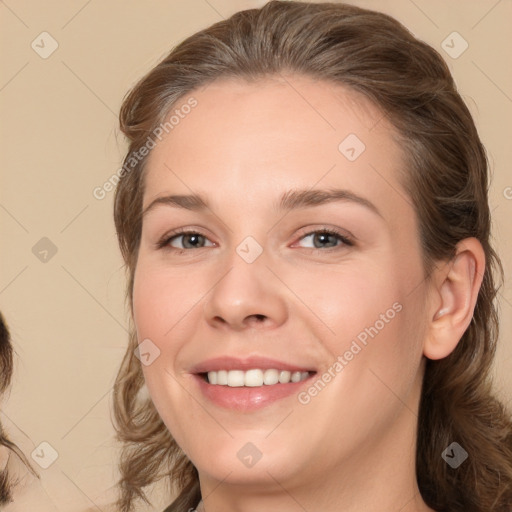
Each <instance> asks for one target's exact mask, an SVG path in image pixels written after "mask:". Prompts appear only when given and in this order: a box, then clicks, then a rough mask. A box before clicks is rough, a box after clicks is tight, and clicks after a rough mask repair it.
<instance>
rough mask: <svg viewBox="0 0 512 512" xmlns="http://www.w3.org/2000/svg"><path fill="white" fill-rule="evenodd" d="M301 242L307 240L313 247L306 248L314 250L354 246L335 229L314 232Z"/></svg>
mask: <svg viewBox="0 0 512 512" xmlns="http://www.w3.org/2000/svg"><path fill="white" fill-rule="evenodd" d="M301 240H306V241H307V242H308V243H309V244H312V247H311V246H309V247H308V246H306V247H308V248H312V249H322V248H327V249H331V248H336V247H341V246H343V245H347V246H353V245H354V244H353V242H352V241H351V240H350V239H349V238H348V237H347V236H345V235H343V234H341V233H340V232H338V231H336V230H335V229H325V228H324V229H320V230H317V231H312V232H310V233H308V234H307V235H305V236H303V237H302V238H301ZM303 247H304V246H303Z"/></svg>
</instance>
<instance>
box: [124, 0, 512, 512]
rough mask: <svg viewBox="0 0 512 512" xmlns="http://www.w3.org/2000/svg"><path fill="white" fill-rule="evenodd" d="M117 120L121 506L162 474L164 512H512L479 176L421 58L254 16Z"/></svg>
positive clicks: (178, 52) (176, 67) (338, 16)
mask: <svg viewBox="0 0 512 512" xmlns="http://www.w3.org/2000/svg"><path fill="white" fill-rule="evenodd" d="M120 122H121V129H122V131H123V133H124V134H125V135H126V136H127V137H128V140H129V142H130V147H129V151H128V153H127V155H126V158H125V162H124V166H123V173H122V176H121V179H120V181H119V184H118V188H117V190H116V199H115V211H114V216H115V222H116V228H117V233H118V238H119V243H120V247H121V251H122V253H123V256H124V258H125V262H126V264H127V268H128V271H129V283H128V290H127V292H128V298H129V300H130V304H131V308H132V315H133V321H134V322H133V323H134V325H133V329H132V335H131V338H130V343H129V346H128V350H127V352H126V355H125V358H124V360H123V363H122V365H121V368H120V371H119V374H118V377H117V381H116V388H115V392H116V394H115V411H114V412H115V419H116V428H117V430H118V435H119V438H120V439H121V440H122V441H123V442H124V443H125V447H124V452H123V454H122V459H121V464H120V469H121V480H120V489H121V497H120V500H119V504H118V505H119V509H120V510H122V511H129V510H131V509H132V505H133V501H134V499H135V498H137V497H141V498H145V495H144V492H143V488H144V487H145V486H146V485H149V484H151V483H153V482H155V481H156V480H158V479H160V478H162V477H166V478H168V479H169V481H170V482H172V483H173V484H174V485H175V490H176V491H177V493H178V497H177V498H176V500H175V501H174V502H173V503H172V504H171V505H170V506H169V507H168V509H166V510H168V511H188V510H191V509H194V508H195V507H197V510H200V511H202V510H207V511H208V512H218V511H221V510H222V511H226V510H243V511H244V512H246V511H247V512H251V511H256V510H281V511H287V512H288V511H289V512H291V511H295V510H297V511H298V510H322V511H334V510H336V511H337V510H341V509H343V510H344V511H360V510H365V511H371V510H379V511H388V510H389V511H391V510H393V511H396V510H401V511H402V512H412V511H415V512H416V511H432V510H435V511H450V512H454V511H462V510H464V511H466V512H468V511H478V512H483V511H486V512H487V511H492V512H505V511H507V512H509V510H510V507H511V504H512V463H511V461H512V431H511V420H510V415H509V413H508V412H506V411H505V410H504V408H503V406H502V405H501V404H500V403H499V402H498V401H497V400H496V399H495V398H493V397H492V395H491V392H490V389H489V379H488V374H489V369H490V367H491V363H492V358H493V353H494V348H495V342H496V338H497V325H498V323H497V317H496V310H495V306H494V303H493V301H494V298H495V294H496V285H495V273H496V272H500V270H501V267H500V263H499V260H498V258H497V256H496V255H495V253H494V250H493V248H492V247H491V245H490V242H489V233H490V214H489V207H488V203H487V186H488V184H487V163H486V157H485V151H484V148H483V147H482V144H481V142H480V139H479V136H478V134H477V131H476V128H475V125H474V122H473V120H472V118H471V115H470V113H469V111H468V109H467V107H466V106H465V104H464V102H463V101H462V99H461V98H460V96H459V95H458V93H457V91H456V88H455V84H454V82H453V79H452V77H451V75H450V73H449V70H448V68H447V66H446V64H445V63H444V62H443V60H442V58H441V57H440V56H439V55H438V54H437V52H436V51H434V50H433V49H432V48H430V47H429V46H428V45H426V44H425V43H422V42H420V41H418V40H417V39H415V38H414V37H413V36H412V35H411V34H410V33H409V32H408V31H407V30H406V29H405V28H404V27H403V26H402V25H400V24H399V23H398V22H397V21H396V20H394V19H392V18H390V17H389V16H386V15H384V14H380V13H376V12H373V11H368V10H364V9H360V8H356V7H353V6H348V5H342V4H327V3H326V4H308V3H299V2H269V3H268V4H267V5H265V6H264V7H263V8H261V9H253V10H248V11H243V12H239V13H237V14H235V15H234V16H232V17H231V18H229V19H228V20H225V21H222V22H220V23H217V24H215V25H213V26H212V27H209V28H207V29H205V30H203V31H201V32H199V33H197V34H195V35H193V36H191V37H190V38H188V39H187V40H185V41H184V42H183V43H181V44H180V45H179V46H178V47H177V48H175V49H174V50H173V51H172V52H171V53H170V54H169V55H168V56H167V57H166V58H165V59H164V60H163V61H162V62H161V63H160V64H159V65H157V66H156V67H155V68H154V69H153V70H151V71H150V72H149V73H148V75H147V76H146V77H144V78H143V79H142V80H141V82H140V83H139V84H138V85H137V86H136V87H135V88H134V89H133V90H132V91H131V93H130V94H129V95H128V96H127V98H126V99H125V101H124V104H123V106H122V109H121V114H120ZM323 244H325V245H323ZM144 384H146V385H147V388H148V390H149V395H150V400H149V399H145V400H144V399H140V394H138V392H139V391H140V390H141V389H143V386H144Z"/></svg>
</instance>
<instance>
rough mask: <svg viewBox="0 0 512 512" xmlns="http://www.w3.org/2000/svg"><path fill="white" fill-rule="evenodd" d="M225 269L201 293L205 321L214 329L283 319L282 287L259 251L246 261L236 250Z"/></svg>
mask: <svg viewBox="0 0 512 512" xmlns="http://www.w3.org/2000/svg"><path fill="white" fill-rule="evenodd" d="M229 263H230V265H231V266H230V268H229V269H228V271H226V272H225V273H224V275H223V277H222V278H221V279H220V280H219V282H218V283H217V284H216V285H215V286H214V287H213V289H212V290H211V292H210V293H209V294H208V295H207V296H206V297H205V302H204V303H203V310H204V313H205V316H206V320H207V322H208V323H209V324H210V325H211V326H212V327H215V328H217V329H219V328H220V329H232V330H236V331H241V330H244V329H247V328H248V327H255V328H264V329H269V328H275V327H278V326H279V325H282V324H283V323H284V322H286V319H287V315H288V308H287V303H286V290H285V289H284V285H283V283H282V282H280V281H279V280H278V279H276V277H275V276H274V274H273V273H272V272H271V271H270V270H269V269H268V268H267V266H266V264H265V258H264V257H263V255H261V256H260V257H259V258H258V259H257V260H256V261H254V262H252V263H247V262H245V261H244V260H242V259H241V258H240V257H239V256H238V255H237V254H236V253H235V255H234V257H233V258H232V259H230V261H229Z"/></svg>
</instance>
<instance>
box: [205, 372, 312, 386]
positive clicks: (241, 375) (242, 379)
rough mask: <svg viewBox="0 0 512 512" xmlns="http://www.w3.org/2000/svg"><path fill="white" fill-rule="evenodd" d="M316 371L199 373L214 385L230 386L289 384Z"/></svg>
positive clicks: (302, 379) (299, 380)
mask: <svg viewBox="0 0 512 512" xmlns="http://www.w3.org/2000/svg"><path fill="white" fill-rule="evenodd" d="M314 373H316V372H308V371H302V372H301V371H295V372H292V371H288V370H277V369H273V368H271V369H266V370H261V369H258V368H254V369H250V370H246V371H244V370H218V371H210V372H207V373H206V372H205V373H200V374H199V375H200V376H201V377H202V378H203V380H204V381H205V382H207V383H208V384H211V385H214V386H227V387H232V388H241V387H251V388H254V387H260V386H274V385H276V384H290V383H297V382H302V381H304V380H306V379H307V378H309V377H310V376H311V375H313V374H314Z"/></svg>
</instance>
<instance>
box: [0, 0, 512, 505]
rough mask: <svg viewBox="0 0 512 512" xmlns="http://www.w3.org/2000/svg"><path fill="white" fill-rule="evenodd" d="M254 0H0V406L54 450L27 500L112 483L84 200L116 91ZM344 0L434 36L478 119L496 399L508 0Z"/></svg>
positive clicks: (510, 385) (98, 266)
mask: <svg viewBox="0 0 512 512" xmlns="http://www.w3.org/2000/svg"><path fill="white" fill-rule="evenodd" d="M264 3H265V2H264V1H256V0H244V1H234V0H208V1H206V0H186V1H185V0H175V1H161V0H158V1H157V0H155V1H152V2H142V1H139V2H122V1H120V0H111V1H108V2H104V1H103V2H102V1H100V0H89V1H86V0H82V1H74V2H69V1H64V0H60V1H56V0H54V1H50V2H37V1H35V0H32V1H28V0H6V1H0V20H1V22H0V34H1V35H0V37H1V48H2V55H1V66H0V70H1V77H0V109H1V114H0V115H1V120H2V122H1V139H0V140H1V161H2V185H1V196H0V220H1V230H2V231H1V240H2V251H1V258H2V259H1V268H0V309H1V310H2V311H3V313H4V314H5V316H6V318H7V320H8V323H9V326H10V329H11V332H12V336H13V342H14V345H15V349H16V352H17V354H18V357H17V360H16V374H15V378H14V383H13V388H12V392H11V394H10V397H8V398H7V397H6V401H5V402H4V404H3V407H2V408H3V410H2V413H1V421H2V423H3V424H4V425H5V427H6V428H7V430H8V432H9V433H10V435H11V436H12V437H13V438H14V439H15V440H16V442H18V443H19V444H20V445H21V446H22V448H23V449H24V451H25V453H27V455H30V453H31V452H32V451H33V450H34V449H36V447H38V446H39V444H40V443H41V442H43V441H46V442H48V443H50V445H51V446H52V447H53V448H54V449H55V450H56V451H57V452H58V458H57V460H56V461H55V462H54V463H53V464H52V465H51V466H50V467H49V468H48V469H46V470H45V469H41V470H40V473H41V476H42V481H41V484H42V487H43V490H42V492H43V494H44V495H45V496H46V498H47V502H48V505H47V504H46V501H45V500H38V506H37V510H38V511H40V512H44V511H46V510H63V511H66V512H74V511H84V510H85V509H87V508H90V509H91V510H106V508H105V504H106V503H107V502H109V501H110V500H112V499H113V497H114V494H113V492H114V489H113V487H112V486H113V484H114V482H115V477H116V473H115V457H116V452H115V443H114V442H113V438H112V436H113V430H112V427H111V424H110V391H111V387H112V384H113V381H114V375H115V372H116V370H117V366H118V364H119V362H120V359H121V357H122V354H123V352H124V347H125V343H126V340H127V333H126V325H127V316H126V308H125V306H124V298H123V294H124V273H123V269H122V261H121V258H120V255H119V253H118V249H117V245H116V243H117V242H116V237H115V230H114V225H113V221H112V199H113V194H112V193H110V194H107V197H106V198H105V199H103V200H97V199H95V198H94V197H93V194H92V191H93V189H94V188H95V187H97V186H101V185H102V184H103V183H104V182H105V181H106V180H107V179H108V178H109V177H110V176H111V175H112V174H113V173H114V172H115V171H116V170H117V169H118V168H119V166H120V162H121V159H122V154H123V151H124V149H125V146H124V141H123V139H122V137H120V136H119V133H118V129H117V117H116V116H117V112H118V109H119V106H120V104H121V100H122V98H123V95H124V94H125V93H126V92H127V90H128V89H129V88H130V86H132V85H133V84H134V82H135V81H136V80H137V79H138V78H139V77H141V76H142V74H143V73H144V72H145V71H147V70H148V69H149V68H150V67H152V66H153V65H154V64H156V63H157V61H158V60H159V59H160V58H161V57H163V56H164V54H165V53H167V52H168V51H169V50H170V48H171V47H172V46H173V45H174V44H175V43H177V42H178V41H180V40H182V39H183V38H184V37H186V36H188V35H190V34H192V33H193V32H195V31H196V30H199V29H201V28H203V27H206V26H208V25H210V24H211V23H214V22H216V21H219V20H220V19H222V18H225V17H228V16H229V15H230V14H231V13H233V12H234V11H236V10H240V9H244V8H248V7H259V6H261V5H263V4H264ZM352 3H355V4H357V5H361V6H365V7H370V8H375V9H377V10H382V11H385V12H388V13H390V14H392V15H393V16H395V17H396V18H398V19H399V20H400V21H402V22H403V23H404V24H405V25H406V26H407V27H409V28H410V29H411V30H412V31H413V32H414V34H415V35H417V36H418V37H420V38H422V39H424V40H426V41H427V42H429V43H430V44H432V45H433V46H434V47H436V48H437V49H439V50H440V52H441V53H442V54H443V56H444V57H445V59H446V60H447V62H448V64H449V66H450V68H451V69H452V70H453V73H454V76H455V79H456V81H457V84H458V85H459V87H460V91H461V93H462V94H463V96H464V98H465V100H466V101H467V103H468V104H469V107H470V109H471V111H472V113H473V114H474V116H475V119H476V122H477V124H478V126H479V130H480V133H481V136H482V138H483V140H484V143H485V144H486V147H487V149H488V152H489V158H490V162H491V167H492V169H493V172H494V181H493V185H492V189H491V198H490V201H491V207H492V210H493V216H494V222H495V224H494V234H495V237H496V243H497V248H498V250H499V252H500V254H501V256H502V259H503V262H504V265H505V272H506V281H505V285H504V288H503V289H502V291H501V295H500V301H501V310H502V333H501V344H500V347H499V350H498V357H497V360H496V365H495V375H496V389H497V392H498V393H499V394H500V395H501V396H502V397H503V398H504V399H506V401H507V402H508V403H509V404H510V403H511V396H512V371H511V370H512V344H511V341H510V340H511V334H512V314H511V313H512V236H511V235H512V225H511V222H510V219H511V218H512V188H510V187H512V173H511V171H510V166H511V163H512V145H511V143H510V140H511V131H512V130H511V127H512V72H511V70H512V66H511V65H510V64H511V62H510V60H511V59H510V57H511V49H512V34H511V32H510V20H511V19H512V2H511V1H510V0H501V1H497V0H478V1H477V0H473V1H469V0H458V1H446V0H443V1H441V0H437V1H432V0H414V1H413V0H394V1H388V2H377V1H370V0H366V1H353V2H352ZM43 31H46V32H48V33H49V34H50V35H51V36H52V37H53V38H54V39H55V40H56V41H57V43H58V49H57V50H56V51H55V52H54V53H53V54H52V55H50V56H49V57H48V58H46V59H43V58H42V57H41V56H40V55H39V54H38V53H37V52H36V51H35V50H34V49H32V47H31V43H32V42H33V41H34V40H35V43H34V44H39V47H37V46H36V48H37V50H38V51H39V52H43V51H47V50H48V49H49V48H50V40H49V39H48V38H47V37H48V36H41V37H38V36H39V34H41V32H43ZM453 31H457V32H458V33H460V34H461V35H462V37H463V38H464V39H465V40H466V41H467V42H468V44H469V47H468V49H467V50H466V51H465V52H464V53H463V54H462V55H461V56H460V57H458V58H456V59H454V58H452V57H450V56H449V55H448V54H446V53H445V52H444V50H443V49H442V48H441V44H442V41H443V40H445V39H446V37H447V36H448V35H449V34H451V33H452V32H453ZM42 37H45V38H46V39H45V43H44V46H45V50H44V49H43V48H42V46H43V44H42V43H41V42H40V41H41V38H42ZM457 44H459V43H457ZM43 237H47V238H49V239H50V240H51V242H52V243H53V244H54V245H55V246H56V248H57V252H56V254H55V255H53V256H52V255H51V252H50V253H48V256H47V259H48V261H46V262H42V261H40V259H38V257H36V255H35V254H34V253H33V252H32V248H33V247H34V245H35V244H36V243H38V241H39V240H40V239H41V238H43ZM43 249H44V247H43ZM39 250H42V249H41V248H40V249H39ZM39 256H40V257H42V256H43V254H39ZM155 495H156V496H157V501H156V502H155V508H154V510H161V508H162V506H163V505H164V504H165V503H168V499H167V498H166V497H165V496H164V493H163V490H162V489H157V490H156V492H155ZM34 499H35V498H34ZM43 501H45V504H43ZM51 502H53V504H54V505H53V508H52V506H50V503H51ZM13 510H14V509H13ZM18 510H19V508H18ZM147 510H153V509H152V508H147Z"/></svg>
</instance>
